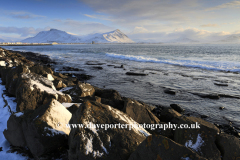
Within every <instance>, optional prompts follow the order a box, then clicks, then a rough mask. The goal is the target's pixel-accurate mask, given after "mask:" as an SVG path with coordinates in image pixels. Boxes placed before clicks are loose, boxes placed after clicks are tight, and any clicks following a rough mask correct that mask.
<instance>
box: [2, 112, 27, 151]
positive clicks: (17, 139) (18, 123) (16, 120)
mask: <svg viewBox="0 0 240 160" xmlns="http://www.w3.org/2000/svg"><path fill="white" fill-rule="evenodd" d="M23 117H24V113H23V112H17V113H13V114H12V115H11V116H10V117H9V119H8V121H7V129H5V130H4V131H3V134H4V136H5V138H6V139H7V141H8V142H9V143H10V144H12V145H13V146H17V147H25V146H26V145H27V144H26V141H25V138H24V134H23V130H22V121H23Z"/></svg>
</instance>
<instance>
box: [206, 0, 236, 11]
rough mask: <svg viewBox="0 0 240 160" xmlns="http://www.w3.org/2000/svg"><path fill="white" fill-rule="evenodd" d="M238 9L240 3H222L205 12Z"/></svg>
mask: <svg viewBox="0 0 240 160" xmlns="http://www.w3.org/2000/svg"><path fill="white" fill-rule="evenodd" d="M239 7H240V1H232V2H229V3H224V4H221V5H218V6H215V7H211V8H207V9H206V11H212V10H218V9H223V8H239Z"/></svg>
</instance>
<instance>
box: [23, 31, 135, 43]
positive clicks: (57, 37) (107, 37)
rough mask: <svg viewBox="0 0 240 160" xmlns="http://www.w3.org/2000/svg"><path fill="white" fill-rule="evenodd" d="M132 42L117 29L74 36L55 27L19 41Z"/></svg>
mask: <svg viewBox="0 0 240 160" xmlns="http://www.w3.org/2000/svg"><path fill="white" fill-rule="evenodd" d="M92 41H94V42H95V43H134V41H132V40H131V39H129V38H128V37H127V35H125V34H124V33H122V32H121V31H120V30H119V29H117V30H114V31H112V32H107V33H96V34H92V35H87V36H82V37H79V36H75V35H71V34H68V33H67V32H64V31H60V30H57V29H50V31H42V32H39V33H38V34H37V35H36V36H35V37H31V38H27V39H24V40H22V41H21V42H25V43H52V42H58V43H91V42H92Z"/></svg>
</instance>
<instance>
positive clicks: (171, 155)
mask: <svg viewBox="0 0 240 160" xmlns="http://www.w3.org/2000/svg"><path fill="white" fill-rule="evenodd" d="M190 159H191V160H207V159H205V158H203V157H201V156H199V155H198V154H197V153H195V152H193V151H192V150H191V149H188V148H187V147H185V146H183V145H180V144H178V143H176V142H174V141H172V140H171V139H168V138H167V137H163V136H161V135H151V136H149V137H147V138H146V139H145V140H144V141H143V142H142V143H141V144H140V145H139V146H138V147H137V149H136V150H135V151H134V152H133V153H132V154H131V156H130V158H129V159H128V160H190Z"/></svg>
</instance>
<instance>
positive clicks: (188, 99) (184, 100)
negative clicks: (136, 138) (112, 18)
mask: <svg viewBox="0 0 240 160" xmlns="http://www.w3.org/2000/svg"><path fill="white" fill-rule="evenodd" d="M4 48H5V49H12V50H19V51H32V52H37V53H41V54H45V55H49V56H50V57H51V58H52V59H54V60H56V61H57V62H58V65H56V66H55V67H56V68H57V69H61V68H62V66H70V67H75V68H80V69H83V70H84V71H80V72H79V73H86V74H89V75H92V76H94V78H92V79H90V80H88V81H87V82H88V83H91V84H92V85H95V86H98V87H101V88H112V89H116V90H118V91H119V92H120V93H121V94H122V95H123V96H126V97H131V98H135V99H138V100H141V101H144V102H146V103H150V104H154V105H163V106H169V105H170V104H172V103H178V104H180V105H182V106H183V108H185V109H186V113H190V114H191V115H194V116H200V115H208V116H209V117H208V118H206V120H208V121H211V122H216V123H221V124H227V123H229V121H231V122H233V125H234V126H237V127H240V116H239V115H240V99H239V98H240V74H239V73H240V45H236V44H232V45H229V44H226V45H222V44H221V45H217V44H215V45H214V44H201V45H200V44H199V45H166V44H158V45H156V44H131V45H130V44H108V45H107V44H96V45H53V46H14V47H12V46H7V47H4ZM87 63H94V64H98V65H87ZM121 65H124V69H123V68H117V67H118V66H121ZM96 66H101V67H102V68H103V69H101V70H99V69H97V68H95V67H96ZM114 66H116V67H114ZM128 71H133V72H141V73H147V74H148V76H129V75H126V74H125V73H126V72H128ZM214 83H224V84H227V85H228V86H218V85H215V84H214ZM165 89H173V90H175V91H176V95H169V94H166V93H164V90H165ZM199 93H204V94H222V95H225V97H221V98H220V99H218V100H214V99H208V98H201V97H200V96H198V95H197V94H199ZM230 96H233V97H236V98H229V97H230ZM238 97H239V98H238ZM219 107H225V108H226V109H225V110H219Z"/></svg>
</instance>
